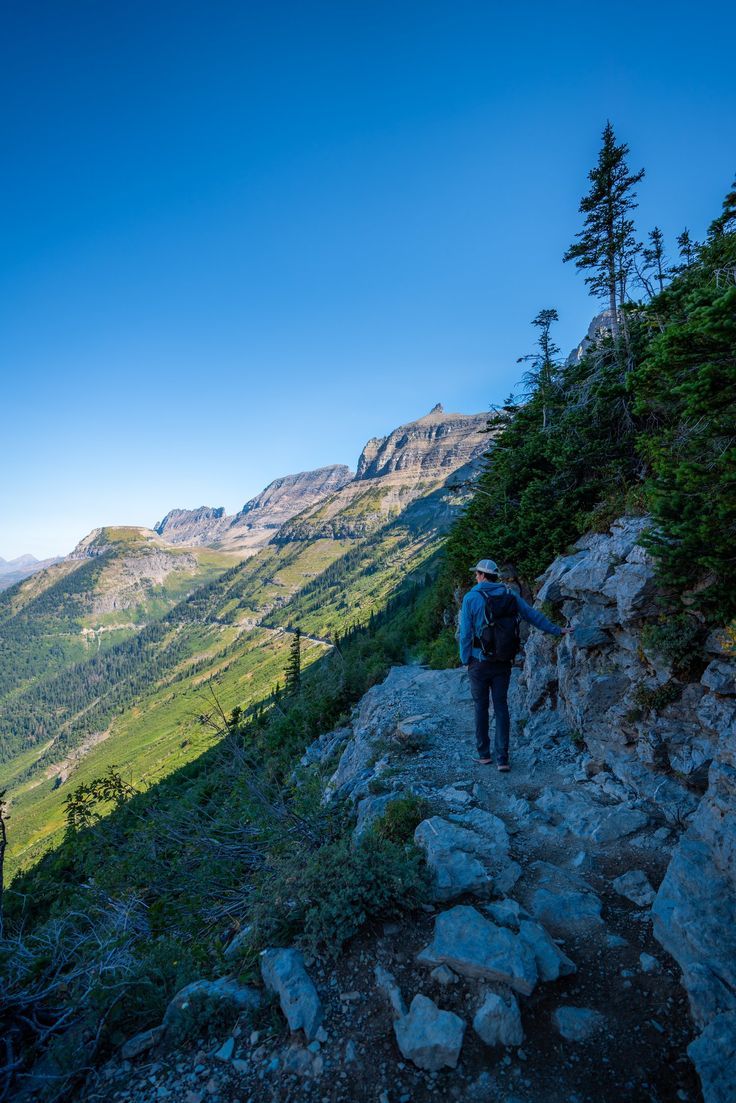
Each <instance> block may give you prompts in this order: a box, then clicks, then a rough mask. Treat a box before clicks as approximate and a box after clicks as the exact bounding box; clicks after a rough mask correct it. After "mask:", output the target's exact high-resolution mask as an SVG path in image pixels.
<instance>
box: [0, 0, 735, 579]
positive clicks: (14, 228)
mask: <svg viewBox="0 0 736 1103" xmlns="http://www.w3.org/2000/svg"><path fill="white" fill-rule="evenodd" d="M735 12H736V9H734V7H733V5H732V4H725V3H723V4H719V3H701V4H698V5H692V4H685V3H676V2H675V3H667V4H664V3H637V4H627V3H624V4H622V5H619V6H618V7H617V9H616V25H615V26H614V27H613V28H612V25H611V22H610V18H609V12H608V9H606V8H605V7H604V6H600V5H598V6H594V5H590V4H578V3H567V4H562V5H550V4H538V3H526V4H524V5H511V4H498V3H495V2H486V3H463V2H462V0H460V2H457V0H455V2H452V3H450V2H448V3H433V2H431V0H427V2H423V3H401V2H396V0H394V2H393V3H383V2H381V0H365V2H356V3H352V2H346V0H335V2H332V3H327V2H325V3H316V2H311V0H300V2H293V3H290V2H285V0H283V2H281V3H277V2H273V3H265V2H262V3H255V2H245V0H242V2H240V3H230V2H227V0H219V2H218V3H216V4H213V3H207V2H205V0H200V2H186V0H185V2H181V0H180V2H177V3H165V2H158V3H157V2H154V3H150V2H146V3H140V2H136V0H126V3H124V4H100V3H99V0H73V2H72V3H70V4H59V3H54V2H51V0H47V2H45V3H44V2H34V3H30V4H25V5H21V4H18V5H12V6H11V5H7V4H6V5H4V6H3V11H2V16H1V18H2V34H0V97H1V99H0V102H2V104H3V110H2V112H1V113H0V138H1V139H2V145H3V149H4V150H5V151H6V163H5V167H4V170H3V173H2V174H1V175H0V223H1V225H0V231H1V233H2V249H1V250H0V368H1V370H2V382H1V383H0V400H1V401H2V422H1V424H2V434H1V435H0V473H1V475H2V479H1V481H0V556H3V557H5V558H10V557H12V556H15V555H18V554H20V553H22V552H27V551H30V552H33V553H34V554H36V555H38V556H45V555H50V554H61V553H66V552H67V551H69V550H70V549H71V547H72V546H73V544H74V543H75V542H76V541H77V540H78V539H79V538H80V537H81V536H83V535H84V534H85V532H87V531H88V530H89V529H90V528H92V527H94V526H96V525H102V524H115V523H120V524H147V525H152V524H153V523H154V522H155V521H157V520H158V519H159V518H160V517H161V516H162V515H163V514H164V513H165V512H166V511H167V510H168V509H170V508H172V507H175V506H183V507H193V506H197V505H201V504H208V505H224V506H226V508H227V509H228V511H234V510H236V509H238V508H240V506H241V505H242V504H243V502H244V501H245V500H246V499H247V498H249V497H250V496H252V495H253V494H254V493H256V492H257V491H258V490H259V489H260V488H261V487H262V486H263V485H265V484H266V483H267V482H268V481H270V480H271V479H272V478H274V477H276V476H278V475H282V474H285V473H287V472H290V471H295V470H303V469H306V468H310V467H317V466H321V465H323V464H327V463H343V462H344V463H349V464H351V465H354V464H355V461H356V459H357V455H358V453H359V451H360V448H361V446H362V444H363V443H364V441H365V440H366V439H367V438H368V437H371V436H377V435H382V434H384V433H386V432H388V431H390V430H391V429H392V428H393V427H395V426H396V425H398V424H400V423H402V422H405V421H408V420H411V419H413V418H415V417H418V416H420V415H421V414H423V413H425V412H426V411H427V410H429V409H430V407H432V406H433V405H434V404H435V403H436V402H442V403H443V404H444V406H445V408H446V409H448V410H462V411H466V412H470V411H477V410H483V409H487V408H488V407H489V406H490V404H492V403H493V402H496V401H500V400H502V399H503V398H504V396H505V395H506V394H507V393H508V391H509V390H510V389H511V387H512V385H513V383H514V382H515V380H516V379H517V378H518V376H519V374H520V366H519V365H518V364H517V363H516V358H517V357H518V356H519V355H521V354H523V353H525V352H527V351H528V350H529V348H530V346H531V345H532V342H533V339H534V334H533V333H532V330H531V327H530V325H529V322H530V320H531V318H532V317H534V315H535V314H536V313H537V311H538V310H539V309H541V308H542V307H548V306H554V307H556V309H557V310H558V312H559V314H560V324H559V327H558V329H557V340H558V343H559V344H560V345H561V346H562V348H563V349H564V350H565V351H566V350H567V349H568V348H569V347H571V346H572V345H573V344H575V343H576V342H577V340H578V339H579V337H580V336H581V334H582V333H583V332H584V331H585V329H586V328H587V324H588V321H589V319H590V317H591V315H592V314H593V313H594V312H595V310H596V306H595V304H594V303H593V302H592V301H591V300H590V299H588V297H587V294H586V290H585V287H584V284H583V281H582V278H581V277H580V275H578V274H577V273H576V272H575V270H574V269H573V268H572V267H571V266H570V265H563V264H562V262H561V256H562V253H563V252H564V250H565V248H566V247H567V245H568V244H569V243H570V241H571V240H572V238H573V236H574V234H575V232H576V231H577V229H578V228H579V216H578V213H577V206H578V203H579V199H580V196H581V195H582V193H583V191H584V190H585V187H586V173H587V171H588V169H589V167H590V166H591V165H592V163H593V162H594V160H595V157H596V154H597V149H598V144H599V138H600V132H601V130H602V128H603V125H604V123H605V121H606V119H607V118H609V117H610V118H611V120H612V122H613V124H614V127H615V129H616V132H617V134H618V136H619V138H620V139H621V140H625V141H626V142H628V144H629V146H630V148H631V157H630V163H631V166H632V168H634V169H638V168H639V167H641V166H642V165H643V166H645V167H646V170H647V176H646V179H645V180H644V182H643V184H642V185H641V188H640V209H639V220H640V226H641V230H642V233H643V232H645V231H646V230H647V229H648V228H650V227H651V226H652V225H654V224H655V223H658V224H659V225H660V226H661V227H662V228H663V230H664V231H665V234H666V236H667V239H668V241H669V243H670V244H671V243H672V242H673V239H674V236H675V235H676V234H677V233H679V231H680V230H681V229H682V227H683V226H685V225H687V226H689V227H690V229H691V231H692V232H693V234H694V235H695V236H696V237H697V236H699V235H702V234H703V232H704V230H705V228H706V226H707V224H708V222H709V221H710V220H711V219H712V218H713V217H714V216H715V215H716V214H717V213H718V210H719V208H720V204H721V199H722V197H723V195H724V193H725V191H726V188H727V186H728V184H729V182H730V180H731V179H732V178H733V175H734V170H735V168H736V156H735V152H736V151H735V145H734V140H733V139H734V131H735V128H734V118H736V86H734V82H733V42H734V39H735V34H736V14H735Z"/></svg>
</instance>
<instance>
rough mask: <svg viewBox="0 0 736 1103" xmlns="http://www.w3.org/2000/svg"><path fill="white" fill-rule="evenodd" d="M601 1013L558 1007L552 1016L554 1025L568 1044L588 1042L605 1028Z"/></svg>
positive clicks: (584, 1009)
mask: <svg viewBox="0 0 736 1103" xmlns="http://www.w3.org/2000/svg"><path fill="white" fill-rule="evenodd" d="M603 1022H604V1019H603V1016H602V1015H601V1013H600V1012H599V1011H591V1010H590V1009H589V1008H587V1007H558V1008H557V1010H556V1011H554V1012H553V1014H552V1023H553V1025H554V1026H555V1028H556V1029H557V1031H558V1032H559V1033H560V1034H561V1035H562V1037H563V1038H566V1039H567V1040H568V1042H586V1041H587V1040H588V1038H592V1037H593V1035H594V1034H596V1033H597V1032H598V1031H599V1030H600V1029H601V1028H602V1026H603Z"/></svg>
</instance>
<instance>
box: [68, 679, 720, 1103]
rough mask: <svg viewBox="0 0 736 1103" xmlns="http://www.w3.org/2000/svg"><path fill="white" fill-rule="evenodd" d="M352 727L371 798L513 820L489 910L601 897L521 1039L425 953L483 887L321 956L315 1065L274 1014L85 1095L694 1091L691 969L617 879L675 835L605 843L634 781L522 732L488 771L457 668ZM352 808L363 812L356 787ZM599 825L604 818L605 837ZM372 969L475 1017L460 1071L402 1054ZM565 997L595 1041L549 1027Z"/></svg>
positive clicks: (677, 1096) (638, 1097)
mask: <svg viewBox="0 0 736 1103" xmlns="http://www.w3.org/2000/svg"><path fill="white" fill-rule="evenodd" d="M402 725H403V730H404V732H406V731H410V732H411V731H414V732H415V733H419V734H418V735H416V738H415V739H414V740H413V741H412V740H411V739H409V740H408V741H407V739H406V738H404V737H403V736H401V729H402ZM353 731H354V736H353V739H352V740H351V741H350V743H349V744H348V751H349V752H350V755H352V760H353V761H354V762H355V763H357V766H356V767H355V769H354V770H353V773H352V774H351V773H349V771H348V770H347V768H344V763H345V761H346V759H345V756H344V757H343V763H342V764H341V767H340V770H338V780H340V775H342V777H343V778H345V777H347V778H348V780H347V781H342V782H341V783H342V784H346V785H355V778H358V786H359V792H360V793H362V794H363V796H362V799H363V800H374V801H375V800H377V799H379V800H380V798H381V797H386V798H389V799H390V796H391V794H396V795H403V794H405V793H406V792H407V791H413V792H415V793H417V794H419V795H422V796H424V797H425V798H426V799H428V800H429V801H430V802H431V804H432V805H433V807H434V809H435V810H436V812H437V814H438V815H440V816H441V817H443V818H445V819H448V820H449V819H452V818H453V817H456V818H457V817H462V816H463V815H465V814H466V813H467V812H468V811H469V810H472V809H474V808H475V809H481V810H485V811H488V812H491V813H492V814H493V815H495V816H497V817H499V818H500V819H501V820H502V821H503V823H504V824H505V826H506V830H507V832H508V835H509V837H510V854H509V858H510V860H511V861H513V862H515V863H518V873H517V874H516V875H515V876H516V878H517V879H516V881H515V883H514V884H512V885H511V887H509V888H508V889H507V890H506V893H505V894H502V893H499V892H498V891H494V892H493V893H492V894H491V899H490V904H491V906H492V904H493V901H494V900H495V901H498V899H499V897H500V896H502V897H503V898H504V899H510V900H513V901H516V903H517V904H519V905H521V906H522V907H526V908H529V909H530V910H533V908H534V906H535V892H537V890H538V889H539V886H540V884H543V885H544V884H547V885H549V886H551V891H552V893H553V895H554V893H555V892H557V890H558V889H559V887H560V885H561V886H562V891H567V890H570V889H571V888H572V889H575V888H576V887H577V888H580V887H581V885H584V886H585V888H584V894H591V896H595V897H596V898H597V899H598V900H599V901H600V902H601V905H602V911H601V916H602V921H596V922H591V923H588V922H586V923H578V924H575V923H573V924H571V925H570V927H569V929H568V930H565V931H564V933H560V931H559V930H558V931H553V932H552V933H553V934H554V935H555V939H556V941H557V943H558V945H559V946H560V948H561V949H562V950H563V951H564V953H565V954H566V955H567V956H568V957H569V958H571V959H572V961H573V962H574V964H575V966H576V972H575V973H574V974H572V975H570V976H564V977H561V978H560V979H558V980H556V981H554V982H550V983H539V984H538V985H537V986H536V988H535V989H534V991H533V993H532V994H531V995H530V996H519V997H518V1000H519V1005H520V1008H521V1018H522V1024H523V1029H524V1035H525V1038H524V1042H523V1044H522V1045H521V1046H520V1047H501V1046H496V1047H488V1046H486V1045H485V1044H484V1043H483V1042H482V1041H481V1040H480V1038H479V1037H478V1036H477V1035H476V1034H475V1032H474V1030H473V1028H472V1025H471V1024H472V1020H473V1015H474V1013H475V1011H476V1010H477V1008H478V1006H479V1005H480V1003H481V1002H482V999H483V996H484V994H485V992H486V991H487V990H489V988H494V987H495V988H496V990H499V986H498V985H495V986H494V985H489V984H488V982H484V981H481V980H477V979H473V978H470V977H465V976H463V977H455V978H454V980H453V981H452V983H447V984H443V983H440V982H439V981H438V980H435V979H433V978H432V977H431V976H430V975H429V970H428V968H427V967H426V966H423V965H420V964H418V963H417V961H416V954H417V953H418V952H419V951H420V950H422V949H423V948H424V947H425V946H427V944H428V943H429V942H430V941H431V939H432V935H433V929H434V925H435V920H436V917H437V915H438V914H440V913H441V912H443V911H445V910H447V909H449V908H452V907H455V906H456V905H457V904H468V905H471V906H473V907H475V908H476V909H478V910H479V911H481V912H482V913H483V914H488V911H487V908H488V906H489V901H488V899H486V898H484V897H483V896H482V895H481V897H480V898H478V897H476V896H472V895H469V894H466V895H465V896H461V897H458V898H456V899H453V900H451V901H448V902H447V903H439V904H437V905H436V906H434V907H430V906H428V907H427V910H426V911H425V912H423V913H420V914H419V915H417V916H414V917H412V918H407V919H405V920H403V921H402V922H400V923H387V924H385V925H382V926H381V927H379V928H377V929H367V930H364V932H363V933H362V934H361V936H360V937H359V938H357V939H356V940H354V942H353V943H352V944H351V945H350V947H349V949H348V952H347V953H345V954H343V956H342V957H341V958H340V959H338V962H337V964H336V965H334V966H333V965H330V964H327V963H318V962H313V963H311V964H310V965H309V968H310V973H311V975H312V977H313V979H314V981H315V984H316V985H317V989H318V992H319V995H320V998H321V1000H322V1002H323V1005H324V1011H325V1015H324V1024H325V1029H326V1039H325V1040H324V1042H323V1043H322V1044H321V1046H320V1045H319V1044H317V1045H316V1050H319V1057H321V1065H318V1064H316V1063H315V1064H314V1065H313V1064H311V1063H310V1062H316V1061H317V1057H315V1055H314V1053H312V1055H311V1056H310V1057H309V1059H308V1060H307V1064H308V1065H309V1068H310V1069H311V1070H312V1071H311V1072H310V1074H309V1075H306V1076H304V1077H300V1076H297V1075H296V1074H295V1073H294V1072H293V1070H289V1068H288V1067H286V1068H285V1067H284V1062H285V1059H286V1058H285V1055H287V1054H288V1053H290V1052H294V1050H293V1048H292V1049H291V1050H290V1049H289V1048H288V1047H289V1045H290V1039H289V1035H288V1031H287V1030H286V1029H285V1027H283V1025H281V1024H280V1023H279V1022H277V1023H275V1024H274V1025H273V1027H272V1028H271V1029H270V1030H269V1031H266V1033H265V1034H264V1033H263V1032H261V1034H260V1035H258V1036H254V1037H253V1038H252V1039H251V1038H250V1037H246V1035H245V1034H241V1035H239V1036H238V1037H237V1038H236V1044H235V1049H234V1058H235V1059H234V1061H233V1060H227V1061H223V1060H220V1059H218V1058H216V1057H215V1053H216V1052H217V1050H218V1048H219V1046H220V1045H221V1044H222V1042H223V1040H224V1039H218V1041H217V1044H216V1045H212V1046H208V1045H205V1043H204V1042H202V1043H201V1044H200V1045H198V1046H195V1047H194V1048H193V1049H192V1050H189V1051H177V1052H174V1053H161V1054H156V1056H155V1059H154V1060H149V1059H146V1058H139V1059H138V1060H137V1061H136V1062H135V1063H133V1064H131V1063H126V1064H124V1065H120V1064H119V1063H117V1064H116V1063H115V1062H113V1063H112V1065H111V1066H110V1072H109V1075H110V1083H109V1084H103V1085H101V1086H100V1087H99V1088H98V1090H97V1092H94V1091H93V1092H92V1093H91V1094H90V1096H89V1098H90V1099H95V1100H100V1101H101V1100H102V1099H105V1100H108V1099H110V1100H116V1101H118V1103H128V1101H130V1103H132V1101H135V1103H148V1101H149V1100H150V1101H153V1100H159V1099H169V1100H172V1101H175V1103H206V1101H208V1100H211V1101H212V1103H225V1101H227V1103H236V1101H237V1103H246V1101H248V1103H291V1101H292V1100H305V1101H307V1100H309V1101H314V1103H368V1101H375V1103H424V1101H430V1100H431V1101H439V1100H444V1099H452V1100H468V1101H478V1103H486V1101H489V1103H490V1101H499V1103H501V1101H502V1103H624V1101H625V1103H677V1101H680V1103H698V1101H699V1100H700V1099H701V1095H700V1089H699V1085H698V1081H697V1076H696V1074H695V1072H694V1069H693V1067H692V1065H691V1064H690V1061H689V1060H688V1058H687V1055H686V1052H685V1051H686V1046H687V1044H688V1043H689V1041H690V1040H691V1038H692V1034H693V1031H692V1027H691V1023H690V1020H689V1017H688V1013H687V1004H686V999H685V996H684V992H683V990H682V988H681V986H680V984H679V971H678V969H677V967H676V965H675V964H674V962H673V961H672V960H671V959H670V958H668V956H667V955H666V954H665V953H664V951H663V950H662V949H661V947H660V946H659V945H658V944H657V943H656V941H655V940H654V939H653V937H652V929H651V919H650V909H649V907H648V906H640V905H637V904H634V903H633V902H631V901H630V900H628V899H627V898H625V897H624V896H622V895H620V894H619V893H618V892H617V891H616V890H615V888H614V886H613V884H612V881H613V879H614V878H616V877H618V876H620V875H621V874H624V873H627V872H629V871H631V870H641V871H643V872H644V873H645V874H646V875H647V877H648V878H649V881H650V882H651V885H652V886H653V887H654V888H655V889H656V887H657V885H658V884H659V880H660V878H661V876H662V874H663V872H664V868H665V866H666V864H667V861H668V858H669V853H670V850H671V847H672V845H673V844H674V842H675V836H674V833H673V832H672V831H671V830H670V829H669V828H667V827H666V826H663V825H662V824H661V823H656V822H652V821H651V820H647V819H646V817H644V818H643V819H642V815H643V814H642V813H639V821H640V822H639V826H638V827H637V829H636V830H632V831H630V832H629V833H626V834H623V835H619V836H618V837H616V838H610V836H611V835H612V834H615V831H614V830H613V827H612V826H611V825H612V824H615V823H616V822H618V821H617V820H616V819H615V817H616V816H619V817H620V815H621V814H622V813H623V812H632V811H633V812H636V809H635V808H631V807H630V802H628V803H627V802H626V801H623V802H622V797H623V796H625V794H622V793H620V792H618V791H617V789H616V783H615V780H614V779H612V778H611V777H610V775H608V776H606V775H598V776H596V777H593V778H588V776H587V774H586V772H585V771H584V770H583V768H582V767H583V765H584V760H583V759H582V758H581V754H580V748H578V747H576V746H575V745H574V744H572V743H571V742H570V741H569V739H567V738H566V737H565V738H563V737H558V738H549V737H543V736H541V735H540V737H539V738H538V739H537V740H534V739H531V740H529V741H524V742H522V741H520V740H519V736H518V733H517V735H516V736H515V737H512V748H511V761H512V770H511V773H509V774H506V775H503V774H499V773H498V772H497V771H496V770H495V768H492V767H491V768H489V767H480V766H476V765H475V764H474V763H473V757H474V753H475V748H474V739H473V734H472V706H471V703H470V699H469V694H468V689H467V678H466V676H465V674H464V673H463V672H461V671H437V672H432V671H424V670H422V669H421V668H419V667H414V668H398V669H397V670H396V671H394V672H392V674H391V676H390V677H389V679H388V680H387V682H385V683H384V684H383V685H382V686H380V687H375V688H374V690H372V691H371V693H370V694H369V695H368V696H367V697H366V698H364V699H363V702H361V706H360V708H359V710H358V711H357V714H356V715H355V716H354V720H353ZM397 733H398V735H399V737H397ZM361 740H362V742H363V743H364V744H365V747H364V748H362V745H361ZM363 749H364V750H365V751H366V754H365V755H363V757H361V755H362V751H363ZM368 752H372V758H373V761H374V763H375V765H373V766H370V767H368V771H369V773H368V774H366V769H365V768H364V767H362V766H361V763H363V762H366V761H368V760H369V757H370V756H369V755H368ZM376 759H377V762H376ZM361 769H362V771H363V772H362V773H361V772H360V770H361ZM370 770H372V771H373V773H372V774H370ZM364 775H365V776H364ZM370 782H372V785H370ZM360 787H362V788H360ZM369 787H370V794H369ZM381 789H383V793H381V792H380V790H381ZM377 791H378V792H377ZM353 796H354V797H355V791H354V792H353ZM356 803H357V804H358V807H359V808H360V807H361V797H360V796H358V798H357V800H356ZM363 811H365V808H363ZM614 814H615V815H614ZM612 816H613V817H614V818H613V819H611V817H612ZM634 819H636V817H634ZM601 825H606V827H605V831H604V832H603V837H602V838H601V837H599V836H600V833H601ZM545 878H548V880H547V881H545ZM549 878H551V881H550V880H549ZM581 879H582V880H581ZM586 898H587V896H586ZM565 899H567V898H565ZM570 899H572V898H570ZM563 910H564V909H563ZM535 914H536V913H535ZM571 916H572V911H570V914H569V915H567V916H566V917H565V916H564V915H563V922H564V921H565V919H567V920H569V919H570V918H571ZM572 917H573V918H574V916H572ZM537 918H538V917H537ZM641 954H645V955H650V957H651V961H649V960H648V959H647V958H644V959H643V961H644V962H645V966H644V967H643V965H642V959H641V957H640V955H641ZM376 964H381V965H383V966H384V967H385V968H386V969H388V970H390V972H391V973H392V974H393V976H394V977H395V978H396V980H397V982H398V984H399V986H400V988H401V991H402V994H403V996H404V999H405V1000H406V1003H407V1004H408V1003H410V1001H411V1000H412V998H413V997H414V996H415V995H416V994H418V993H422V994H424V995H427V996H429V997H430V998H431V999H432V1000H434V1001H435V1002H436V1004H437V1005H438V1006H439V1007H441V1008H442V1009H444V1010H450V1011H454V1012H455V1013H456V1014H458V1015H459V1016H460V1017H461V1018H463V1020H464V1021H465V1022H466V1024H467V1029H466V1033H465V1038H464V1042H463V1048H462V1053H461V1057H460V1061H459V1063H458V1066H457V1068H454V1069H451V1068H447V1069H444V1070H442V1071H440V1072H436V1073H429V1072H425V1071H422V1070H420V1069H418V1068H416V1067H415V1066H414V1065H413V1064H412V1063H411V1062H410V1061H408V1060H406V1059H404V1058H402V1055H401V1053H400V1051H399V1049H398V1046H397V1043H396V1040H395V1037H394V1032H393V1024H392V1016H391V1013H390V1011H389V1009H388V1007H387V1005H386V1001H385V998H384V997H383V996H382V994H381V993H380V992H379V991H378V990H377V988H376V981H375V977H374V969H375V966H376ZM646 969H650V970H651V971H646ZM563 1006H573V1007H576V1008H583V1009H589V1010H592V1011H597V1012H599V1013H600V1015H601V1016H602V1027H601V1028H600V1029H599V1030H598V1031H597V1033H595V1035H594V1036H593V1037H591V1038H590V1040H588V1041H584V1042H573V1041H569V1040H566V1039H565V1038H563V1037H562V1036H561V1035H560V1033H559V1032H558V1030H557V1029H556V1028H555V1026H554V1024H553V1014H554V1012H555V1011H556V1010H557V1009H558V1008H560V1007H563ZM312 1048H313V1050H315V1046H313V1047H312ZM287 1065H288V1061H287ZM320 1070H321V1071H320ZM118 1077H120V1078H121V1079H118ZM105 1093H107V1094H105Z"/></svg>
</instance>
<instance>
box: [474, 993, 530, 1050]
mask: <svg viewBox="0 0 736 1103" xmlns="http://www.w3.org/2000/svg"><path fill="white" fill-rule="evenodd" d="M473 1030H474V1031H475V1033H476V1034H477V1035H478V1037H479V1038H481V1039H482V1040H483V1041H484V1042H485V1043H486V1045H488V1046H498V1045H502V1046H520V1045H521V1043H522V1042H523V1041H524V1031H523V1029H522V1026H521V1014H520V1012H519V1005H518V1003H517V1002H516V999H515V998H514V997H513V996H511V997H510V998H509V1000H508V1001H506V1000H504V999H503V998H502V997H501V996H499V995H497V994H496V993H495V992H489V993H488V994H487V995H486V998H485V1000H484V1001H483V1003H482V1004H481V1006H480V1007H479V1008H478V1010H477V1011H476V1013H475V1017H474V1018H473Z"/></svg>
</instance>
